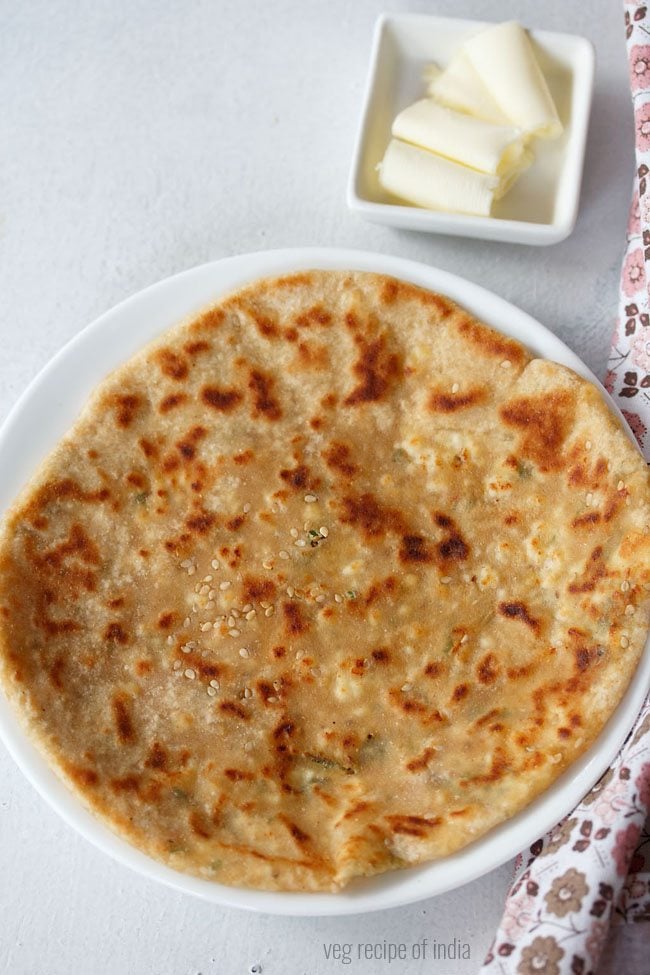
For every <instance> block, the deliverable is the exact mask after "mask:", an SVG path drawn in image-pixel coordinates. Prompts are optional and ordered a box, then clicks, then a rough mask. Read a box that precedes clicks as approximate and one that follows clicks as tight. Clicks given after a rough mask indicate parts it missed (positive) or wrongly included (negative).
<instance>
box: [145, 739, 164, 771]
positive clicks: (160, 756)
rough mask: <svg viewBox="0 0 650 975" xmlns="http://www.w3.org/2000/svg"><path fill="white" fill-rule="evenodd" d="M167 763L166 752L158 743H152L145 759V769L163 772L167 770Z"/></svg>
mask: <svg viewBox="0 0 650 975" xmlns="http://www.w3.org/2000/svg"><path fill="white" fill-rule="evenodd" d="M168 761H169V756H168V754H167V750H166V749H165V748H163V746H162V745H161V744H160V742H159V741H154V743H153V745H152V746H151V748H150V749H149V754H148V755H147V758H146V759H145V763H144V764H145V767H146V768H151V769H157V770H158V771H164V770H165V769H166V768H167V764H168Z"/></svg>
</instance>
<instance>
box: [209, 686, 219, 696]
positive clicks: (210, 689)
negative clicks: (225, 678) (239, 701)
mask: <svg viewBox="0 0 650 975" xmlns="http://www.w3.org/2000/svg"><path fill="white" fill-rule="evenodd" d="M216 694H217V692H216V690H215V689H214V687H208V697H216Z"/></svg>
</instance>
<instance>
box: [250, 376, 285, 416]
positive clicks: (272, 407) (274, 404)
mask: <svg viewBox="0 0 650 975" xmlns="http://www.w3.org/2000/svg"><path fill="white" fill-rule="evenodd" d="M273 385H274V384H273V380H272V379H271V377H270V376H266V375H264V373H263V372H261V371H260V370H259V369H252V370H251V371H250V373H249V379H248V388H249V389H250V391H251V393H252V394H253V416H254V417H264V419H266V420H279V419H280V418H281V416H282V410H281V408H280V404H279V402H278V400H277V399H276V398H275V396H274V394H273Z"/></svg>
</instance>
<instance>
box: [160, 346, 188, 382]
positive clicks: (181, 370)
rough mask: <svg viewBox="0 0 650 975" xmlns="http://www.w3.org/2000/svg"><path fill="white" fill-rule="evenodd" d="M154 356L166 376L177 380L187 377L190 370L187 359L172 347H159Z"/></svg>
mask: <svg viewBox="0 0 650 975" xmlns="http://www.w3.org/2000/svg"><path fill="white" fill-rule="evenodd" d="M154 358H155V359H156V361H157V363H158V367H159V368H160V371H161V372H162V373H163V375H164V376H168V377H169V379H175V380H176V381H180V380H181V379H186V378H187V375H188V373H189V371H190V370H189V366H188V363H187V360H186V359H184V358H183V357H182V356H180V355H178V354H177V353H176V352H174V351H173V350H172V349H159V350H158V352H157V353H156V354H155V357H154Z"/></svg>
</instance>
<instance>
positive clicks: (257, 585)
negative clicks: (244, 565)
mask: <svg viewBox="0 0 650 975" xmlns="http://www.w3.org/2000/svg"><path fill="white" fill-rule="evenodd" d="M243 585H244V597H245V602H248V603H250V602H255V601H259V600H270V599H273V597H274V596H275V583H273V582H271V580H270V579H261V578H255V576H246V577H245V578H244V583H243Z"/></svg>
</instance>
